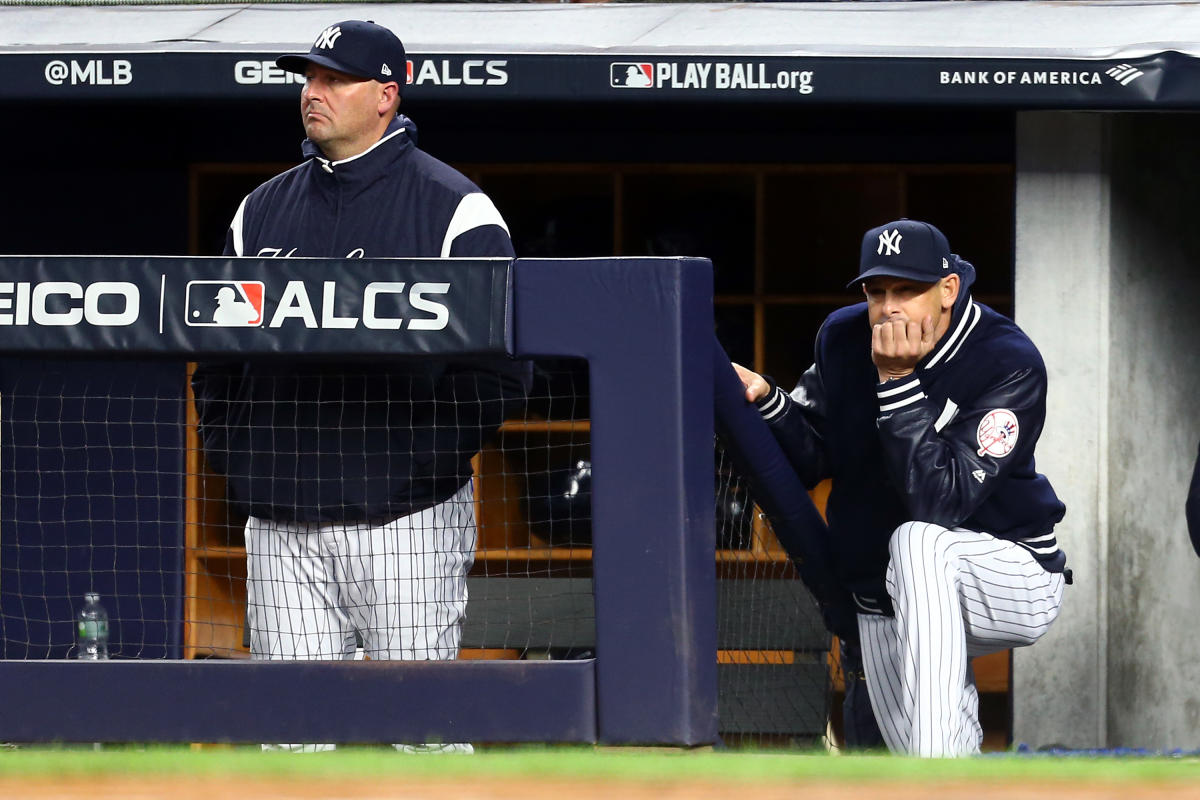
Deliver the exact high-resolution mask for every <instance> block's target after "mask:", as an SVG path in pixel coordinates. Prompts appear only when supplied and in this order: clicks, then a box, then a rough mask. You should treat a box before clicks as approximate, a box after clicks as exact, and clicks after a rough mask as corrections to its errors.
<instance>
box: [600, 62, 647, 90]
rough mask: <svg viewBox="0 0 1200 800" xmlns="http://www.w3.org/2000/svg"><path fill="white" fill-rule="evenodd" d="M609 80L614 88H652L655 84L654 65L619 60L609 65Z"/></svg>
mask: <svg viewBox="0 0 1200 800" xmlns="http://www.w3.org/2000/svg"><path fill="white" fill-rule="evenodd" d="M608 80H609V85H610V86H612V87H613V88H614V89H650V88H652V87H653V86H654V65H653V64H636V63H634V62H632V61H617V62H614V63H612V64H610V65H609V67H608Z"/></svg>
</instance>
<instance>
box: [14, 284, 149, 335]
mask: <svg viewBox="0 0 1200 800" xmlns="http://www.w3.org/2000/svg"><path fill="white" fill-rule="evenodd" d="M103 298H106V299H103ZM102 299H103V300H102ZM140 307H141V293H140V292H139V291H138V287H137V286H135V285H134V284H132V283H125V282H123V281H97V282H96V283H89V284H88V285H87V287H86V288H85V287H83V286H81V285H80V284H78V283H74V282H73V281H46V282H45V283H34V284H30V283H4V282H0V325H28V324H30V321H32V322H33V324H34V325H78V324H79V323H80V322H87V323H88V324H89V325H97V326H110V327H112V326H119V325H132V324H133V323H135V322H137V319H138V312H139V310H140ZM117 309H119V310H117Z"/></svg>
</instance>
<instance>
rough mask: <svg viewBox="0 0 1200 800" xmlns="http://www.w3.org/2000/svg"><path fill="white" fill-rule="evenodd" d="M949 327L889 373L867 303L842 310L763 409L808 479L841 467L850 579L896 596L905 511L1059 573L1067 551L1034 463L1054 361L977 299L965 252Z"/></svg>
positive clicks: (858, 591) (836, 492)
mask: <svg viewBox="0 0 1200 800" xmlns="http://www.w3.org/2000/svg"><path fill="white" fill-rule="evenodd" d="M957 269H958V270H959V274H960V276H961V277H962V279H963V281H962V287H963V288H962V290H961V293H960V297H959V302H958V303H956V306H955V309H954V310H953V312H952V318H951V323H950V327H949V329H948V330H947V332H946V334H945V335H944V336H943V337H942V339H941V340H940V341H939V342H938V343H937V345H936V346H935V347H934V349H933V351H932V352H931V353H929V355H927V356H926V357H925V358H924V359H922V360H921V362H920V363H919V364H918V365H917V369H916V371H915V372H914V373H913V374H912V375H911V376H909V377H907V378H903V379H900V380H896V381H890V382H888V383H885V384H880V383H878V376H877V373H876V369H875V365H874V364H873V363H872V361H871V326H870V324H869V322H868V318H867V306H866V304H865V303H859V304H857V305H853V306H849V307H847V308H843V309H840V310H838V311H835V312H834V313H833V314H831V315H830V316H829V318H828V319H827V320H826V321H825V323H824V325H823V326H822V328H821V330H820V332H819V333H818V335H817V343H816V357H815V362H814V364H813V365H812V367H810V368H809V369H808V371H807V372H805V373H804V375H803V377H802V378H801V379H800V382H799V384H798V385H797V386H796V388H795V390H794V391H793V392H792V393H791V394H790V395H788V394H785V393H784V392H783V391H782V390H780V389H778V388H777V387H774V388H773V389H772V391H771V393H769V394H768V395H767V396H766V397H765V398H763V400H761V401H760V402H759V409H760V411H762V413H763V417H764V419H766V421H767V423H768V424H769V425H770V427H771V429H772V430H773V432H774V433H775V435H776V437H777V438H778V440H779V441H780V444H781V445H782V446H783V448H784V451H785V452H786V453H787V455H788V458H789V460H791V462H792V465H793V466H794V467H795V469H796V470H797V472H798V473H799V474H800V476H801V479H802V480H803V481H804V482H805V484H806V485H807V486H809V487H812V486H814V485H816V484H817V483H818V482H819V481H821V480H823V479H825V478H832V479H833V480H832V488H831V492H830V495H829V500H828V505H827V507H826V515H827V519H828V522H829V533H830V544H831V549H832V552H833V555H834V562H835V569H836V570H837V572H838V578H839V579H840V581H841V583H842V584H843V586H845V587H846V588H847V589H848V590H850V591H851V592H854V593H855V595H857V596H858V597H859V598H863V597H865V598H869V601H868V605H867V607H864V608H862V610H874V609H872V608H871V607H870V606H871V602H872V601H879V600H881V599H882V598H885V597H886V590H885V589H884V576H885V572H886V569H887V563H888V551H887V548H888V541H889V539H890V538H891V534H892V532H893V531H894V530H895V529H896V528H897V527H899V526H900V525H901V524H903V523H904V522H907V521H909V520H920V521H923V522H932V523H935V524H938V525H942V526H945V527H964V528H968V529H971V530H975V531H980V532H985V533H989V534H992V535H993V536H997V537H999V538H1002V539H1011V540H1013V541H1016V542H1018V543H1020V544H1021V545H1023V546H1024V547H1026V548H1027V549H1029V550H1030V551H1031V552H1032V554H1033V555H1034V557H1036V558H1037V559H1038V561H1040V562H1041V563H1042V565H1043V566H1044V567H1045V568H1046V569H1047V570H1050V571H1053V572H1061V571H1063V569H1064V567H1065V564H1066V557H1065V555H1064V554H1063V553H1062V551H1061V550H1060V549H1059V547H1058V543H1057V541H1056V538H1055V536H1054V533H1053V531H1054V526H1055V524H1056V523H1057V522H1059V521H1060V520H1061V519H1062V518H1063V514H1064V513H1065V510H1066V508H1065V506H1064V505H1063V504H1062V502H1060V501H1059V499H1058V497H1057V496H1055V494H1054V490H1053V489H1052V488H1051V486H1050V483H1049V482H1048V481H1047V480H1046V478H1045V477H1044V476H1042V475H1040V474H1038V473H1037V471H1036V470H1035V468H1034V458H1033V451H1034V446H1035V444H1036V443H1037V440H1038V437H1039V435H1040V434H1041V431H1042V424H1043V421H1044V419H1045V413H1046V370H1045V366H1044V365H1043V363H1042V359H1041V356H1040V355H1039V353H1038V351H1037V349H1036V348H1035V347H1034V345H1033V343H1032V342H1031V341H1030V340H1029V339H1028V337H1026V336H1025V334H1024V333H1023V332H1022V331H1021V330H1020V329H1019V328H1018V327H1017V326H1016V324H1015V323H1013V322H1012V321H1011V320H1009V319H1007V318H1005V317H1004V316H1002V315H1000V314H998V313H996V312H995V311H993V310H992V309H990V308H988V307H986V306H983V305H981V304H979V303H976V302H974V301H973V300H972V299H971V297H970V294H969V292H968V291H967V289H968V287H969V286H970V283H971V282H972V280H973V278H974V268H973V267H971V265H970V264H969V263H967V262H965V261H962V260H961V259H960V260H959V261H958V265H957Z"/></svg>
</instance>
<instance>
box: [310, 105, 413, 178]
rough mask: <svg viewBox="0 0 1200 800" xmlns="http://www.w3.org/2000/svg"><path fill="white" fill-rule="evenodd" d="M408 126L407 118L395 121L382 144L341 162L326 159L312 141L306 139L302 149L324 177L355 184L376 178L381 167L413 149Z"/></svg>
mask: <svg viewBox="0 0 1200 800" xmlns="http://www.w3.org/2000/svg"><path fill="white" fill-rule="evenodd" d="M407 122H408V118H407V117H402V116H398V117H395V118H393V119H392V121H391V122H389V123H388V126H387V129H386V130H385V131H384V132H383V136H382V137H381V138H380V139H379V141H378V142H376V143H375V144H373V145H371V146H370V147H368V148H367V149H366V150H364V151H362V152H361V153H359V154H358V155H353V156H350V157H349V158H343V159H341V160H340V161H332V160H330V159H328V158H326V157H325V155H324V154H323V153H322V152H321V148H319V147H317V145H316V144H315V143H314V142H313V141H312V140H311V139H305V140H304V143H303V144H302V145H301V146H300V149H301V152H302V153H304V156H305V157H306V158H309V159H312V162H313V166H315V167H318V168H319V170H320V172H322V173H326V174H329V175H337V176H338V178H339V179H342V180H354V179H355V178H356V177H359V176H372V175H374V174H376V172H377V171H378V169H379V166H380V165H382V164H383V163H385V162H386V161H387V160H388V159H389V158H390V157H392V155H398V154H399V153H402V152H404V151H405V150H407V149H408V148H409V147H411V146H412V140H411V137H410V135H409V126H408V125H406V124H405V123H407Z"/></svg>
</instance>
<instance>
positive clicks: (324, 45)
mask: <svg viewBox="0 0 1200 800" xmlns="http://www.w3.org/2000/svg"><path fill="white" fill-rule="evenodd" d="M341 35H342V29H341V27H340V26H337V25H331V26H330V27H328V28H326V29H325V30H323V31H321V35H320V36H318V37H317V40H316V41H315V42H313V47H320V48H321V49H323V50H332V49H333V43H334V42H336V41H337V40H338V37H339V36H341Z"/></svg>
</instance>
